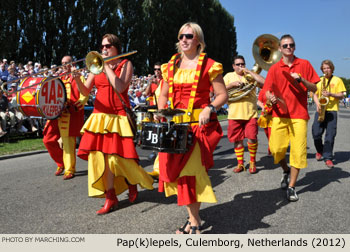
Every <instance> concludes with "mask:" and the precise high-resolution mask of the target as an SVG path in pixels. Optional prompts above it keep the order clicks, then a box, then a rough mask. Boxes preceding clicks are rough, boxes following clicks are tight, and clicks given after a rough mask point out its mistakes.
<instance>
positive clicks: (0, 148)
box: [0, 138, 45, 156]
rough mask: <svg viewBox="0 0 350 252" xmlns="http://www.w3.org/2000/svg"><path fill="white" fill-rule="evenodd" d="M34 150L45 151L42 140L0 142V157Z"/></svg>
mask: <svg viewBox="0 0 350 252" xmlns="http://www.w3.org/2000/svg"><path fill="white" fill-rule="evenodd" d="M35 150H45V146H44V144H43V139H42V138H34V139H19V140H16V141H11V142H9V143H7V142H0V156H3V155H9V154H15V153H21V152H27V151H35Z"/></svg>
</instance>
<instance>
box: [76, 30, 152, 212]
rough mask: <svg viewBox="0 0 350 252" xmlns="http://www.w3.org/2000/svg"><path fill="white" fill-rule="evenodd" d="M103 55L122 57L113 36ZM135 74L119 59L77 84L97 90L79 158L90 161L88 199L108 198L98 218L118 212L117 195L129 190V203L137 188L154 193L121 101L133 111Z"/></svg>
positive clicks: (85, 89) (105, 43)
mask: <svg viewBox="0 0 350 252" xmlns="http://www.w3.org/2000/svg"><path fill="white" fill-rule="evenodd" d="M101 51H102V55H103V57H111V56H116V55H118V54H120V52H121V44H120V41H119V38H118V37H117V36H116V35H114V34H106V35H104V36H103V39H102V44H101ZM132 74H133V66H132V63H131V62H130V61H129V60H127V59H121V58H117V59H115V60H112V61H109V62H108V63H105V64H104V69H103V72H102V73H100V74H98V75H94V74H92V73H90V74H89V76H88V78H87V81H86V82H85V84H83V83H79V82H78V85H79V90H80V92H81V93H83V94H84V95H88V94H89V93H90V91H91V89H92V87H93V86H96V88H97V94H96V99H95V105H94V110H93V112H92V114H91V115H90V117H89V118H88V119H87V121H86V122H85V124H84V126H83V128H82V130H81V132H83V133H84V135H83V137H82V139H81V142H80V147H79V152H78V156H79V157H80V158H82V159H85V160H88V187H89V196H91V197H105V198H106V200H105V204H104V206H103V207H102V208H101V209H100V210H98V211H97V212H96V213H97V214H99V215H102V214H106V213H108V212H110V211H112V210H114V209H115V208H117V206H118V199H117V197H116V195H119V194H121V193H122V192H124V191H125V190H127V189H129V201H130V203H133V202H135V200H136V198H137V195H138V191H137V184H140V185H141V186H142V187H143V188H147V189H153V186H152V184H153V180H152V178H151V177H150V176H149V175H148V174H147V173H146V172H145V171H144V170H143V169H142V167H141V166H140V165H139V157H138V155H137V152H136V149H135V146H134V142H133V133H132V131H131V128H130V124H129V122H128V119H127V116H126V111H125V109H124V107H123V103H122V101H121V100H120V99H123V102H124V104H125V105H126V106H128V107H129V108H130V102H129V99H128V87H129V84H130V82H131V79H132ZM117 92H118V93H119V95H120V98H119V97H118V95H117Z"/></svg>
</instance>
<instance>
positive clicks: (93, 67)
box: [0, 51, 137, 95]
mask: <svg viewBox="0 0 350 252" xmlns="http://www.w3.org/2000/svg"><path fill="white" fill-rule="evenodd" d="M135 53H137V51H131V52H127V53H123V54H119V55H116V56H111V57H107V58H103V57H102V56H101V54H99V53H98V52H96V51H91V52H89V53H88V54H87V55H86V57H85V58H83V59H79V60H76V61H73V62H69V63H67V64H64V65H61V66H57V67H54V68H50V69H48V70H44V71H40V72H38V73H34V74H31V75H27V76H25V77H22V78H18V79H15V80H12V81H9V82H4V83H3V84H2V85H1V87H0V88H1V89H2V90H3V91H4V93H6V95H9V94H13V93H17V92H19V91H21V90H24V89H29V88H32V87H33V86H37V85H40V84H42V82H39V83H35V84H33V85H29V86H27V87H25V88H23V89H20V90H14V91H11V92H8V91H7V90H6V89H5V85H7V84H10V83H13V82H17V81H19V80H22V79H26V78H29V77H35V76H37V75H41V74H44V73H47V72H49V71H52V70H53V69H58V68H60V67H64V66H67V65H73V64H76V63H78V62H81V61H85V68H82V69H78V70H75V71H72V72H68V73H64V74H62V75H59V76H55V77H49V78H45V79H44V80H43V81H47V80H56V79H59V78H61V77H62V76H65V75H69V74H72V73H76V72H79V71H83V70H88V71H89V72H91V73H93V74H95V75H97V74H100V73H101V72H102V71H103V68H104V64H105V63H106V62H109V61H112V60H115V59H119V58H122V57H126V56H129V55H132V54H135Z"/></svg>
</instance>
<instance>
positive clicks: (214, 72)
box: [208, 62, 224, 82]
mask: <svg viewBox="0 0 350 252" xmlns="http://www.w3.org/2000/svg"><path fill="white" fill-rule="evenodd" d="M223 72H224V69H223V67H222V64H221V63H219V62H214V64H213V65H212V66H211V68H210V69H209V71H208V74H209V80H210V82H212V81H213V80H214V79H215V78H216V77H217V76H218V75H219V74H222V73H223Z"/></svg>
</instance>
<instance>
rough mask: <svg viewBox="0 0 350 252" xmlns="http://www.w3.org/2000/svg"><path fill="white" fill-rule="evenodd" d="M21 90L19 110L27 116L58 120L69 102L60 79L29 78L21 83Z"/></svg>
mask: <svg viewBox="0 0 350 252" xmlns="http://www.w3.org/2000/svg"><path fill="white" fill-rule="evenodd" d="M35 84H37V85H35ZM19 90H20V91H18V92H17V104H18V108H19V110H20V111H21V112H22V113H23V114H24V115H26V116H37V117H45V118H47V119H49V120H52V119H56V118H57V117H59V116H60V115H61V113H62V111H63V109H64V106H65V103H66V100H67V95H66V89H65V87H64V84H63V82H62V81H61V80H60V79H52V78H37V77H34V78H33V77H28V78H26V79H24V80H23V81H22V82H21V84H20V85H19Z"/></svg>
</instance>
